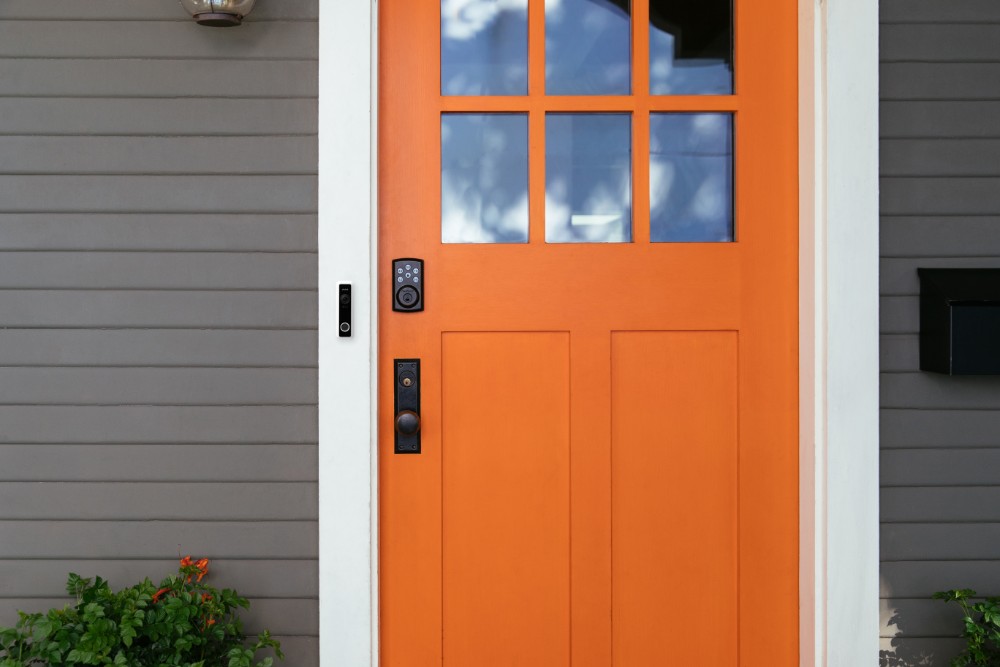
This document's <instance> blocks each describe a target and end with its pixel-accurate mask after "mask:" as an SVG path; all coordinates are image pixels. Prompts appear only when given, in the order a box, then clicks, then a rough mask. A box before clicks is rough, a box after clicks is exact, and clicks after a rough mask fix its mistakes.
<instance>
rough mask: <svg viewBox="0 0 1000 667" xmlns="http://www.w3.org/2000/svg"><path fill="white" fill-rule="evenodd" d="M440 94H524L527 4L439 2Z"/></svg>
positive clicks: (514, 0) (511, 0)
mask: <svg viewBox="0 0 1000 667" xmlns="http://www.w3.org/2000/svg"><path fill="white" fill-rule="evenodd" d="M441 92H442V93H443V94H445V95H526V94H527V93H528V2H527V0H442V2H441Z"/></svg>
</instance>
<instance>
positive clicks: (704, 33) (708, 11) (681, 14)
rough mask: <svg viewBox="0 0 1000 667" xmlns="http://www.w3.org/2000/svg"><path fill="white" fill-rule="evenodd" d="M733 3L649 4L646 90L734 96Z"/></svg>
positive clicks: (665, 0)
mask: <svg viewBox="0 0 1000 667" xmlns="http://www.w3.org/2000/svg"><path fill="white" fill-rule="evenodd" d="M731 2H732V0H698V2H677V1H676V0H652V2H650V7H649V19H650V26H649V92H650V93H651V94H653V95H730V94H732V92H733V38H732V4H731Z"/></svg>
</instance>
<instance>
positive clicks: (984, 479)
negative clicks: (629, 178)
mask: <svg viewBox="0 0 1000 667" xmlns="http://www.w3.org/2000/svg"><path fill="white" fill-rule="evenodd" d="M880 11H881V21H882V25H881V61H882V62H881V98H882V103H881V139H882V140H881V176H882V178H881V213H882V222H881V245H882V253H881V254H882V266H881V298H882V313H881V317H882V323H881V331H882V337H881V365H882V383H881V397H882V398H881V404H882V444H881V446H882V461H881V484H882V498H881V520H882V541H881V559H882V570H881V597H882V628H881V635H882V646H881V648H882V653H881V664H882V665H887V666H897V667H909V666H911V665H920V664H934V665H944V664H948V661H949V660H950V659H951V658H952V657H954V655H956V654H957V653H958V652H959V651H960V650H961V648H962V645H963V644H962V641H961V640H958V639H956V638H955V637H956V636H957V635H958V633H959V632H960V631H961V622H960V615H959V614H958V612H957V608H951V607H949V606H945V605H944V604H943V603H941V602H937V601H932V600H930V599H929V598H930V595H931V594H932V593H934V592H935V591H937V590H942V589H946V588H958V587H972V588H975V589H976V590H978V591H979V592H980V593H984V594H993V595H1000V562H998V559H1000V378H996V377H947V376H942V375H935V374H930V373H921V372H919V370H918V367H919V358H918V343H919V338H918V332H919V318H918V314H919V311H918V305H919V304H918V299H917V296H918V294H919V284H918V282H917V276H916V268H917V267H959V268H961V267H994V268H1000V85H998V82H1000V3H997V2H995V1H994V0H963V1H962V2H952V1H950V0H882V3H881V10H880ZM924 661H926V662H924Z"/></svg>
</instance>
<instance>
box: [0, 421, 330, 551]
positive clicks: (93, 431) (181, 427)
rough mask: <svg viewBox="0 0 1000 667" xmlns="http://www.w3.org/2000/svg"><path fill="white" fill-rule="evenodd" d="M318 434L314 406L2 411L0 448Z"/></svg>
mask: <svg viewBox="0 0 1000 667" xmlns="http://www.w3.org/2000/svg"><path fill="white" fill-rule="evenodd" d="M316 431H317V429H316V408H315V407H314V406H301V405H254V406H190V405H187V406H177V405H102V406H96V405H30V406H0V443H14V444H20V443H29V444H30V443H36V442H38V443H57V444H62V443H94V444H97V443H121V444H142V443H147V442H148V443H157V444H171V443H215V442H218V443H246V444H258V443H259V444H271V443H286V442H288V443H315V442H316V438H317V432H316ZM234 455H235V454H234ZM53 465H58V461H56V462H54V463H53ZM260 474H262V475H263V474H265V473H264V472H261V473H260ZM2 546H3V545H2V542H0V547H2Z"/></svg>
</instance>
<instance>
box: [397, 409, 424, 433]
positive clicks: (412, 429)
mask: <svg viewBox="0 0 1000 667" xmlns="http://www.w3.org/2000/svg"><path fill="white" fill-rule="evenodd" d="M419 430H420V415H418V414H417V413H416V412H414V411H413V410H403V411H402V412H400V413H399V414H398V415H396V432H397V433H402V434H403V435H413V434H414V433H416V432H417V431H419Z"/></svg>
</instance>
